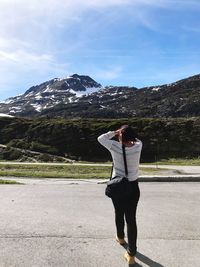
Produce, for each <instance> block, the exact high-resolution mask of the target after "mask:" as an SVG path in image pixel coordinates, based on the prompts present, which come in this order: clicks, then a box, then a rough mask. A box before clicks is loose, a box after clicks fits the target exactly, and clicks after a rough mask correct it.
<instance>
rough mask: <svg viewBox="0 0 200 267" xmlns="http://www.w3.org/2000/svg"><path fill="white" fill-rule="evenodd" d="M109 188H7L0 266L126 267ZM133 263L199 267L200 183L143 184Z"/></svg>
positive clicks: (1, 189)
mask: <svg viewBox="0 0 200 267" xmlns="http://www.w3.org/2000/svg"><path fill="white" fill-rule="evenodd" d="M104 188H105V185H102V184H94V183H92V184H79V185H73V184H71V185H1V186H0V203H1V212H0V267H47V266H48V267H49V266H52V267H123V266H127V264H126V263H125V261H124V259H123V254H124V252H125V250H124V248H123V247H121V246H120V245H118V244H117V243H116V242H115V240H114V238H113V237H114V235H115V227H114V219H113V208H112V205H111V202H110V199H108V198H106V197H104ZM140 188H141V199H140V203H139V206H138V228H139V239H138V251H139V253H138V254H137V262H138V264H137V265H135V266H137V267H138V266H140V267H141V266H142V267H146V266H149V267H163V266H164V267H199V266H200V253H199V248H200V223H199V222H200V205H199V203H200V194H199V192H200V183H148V182H147V183H140Z"/></svg>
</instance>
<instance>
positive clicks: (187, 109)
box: [0, 74, 200, 118]
mask: <svg viewBox="0 0 200 267" xmlns="http://www.w3.org/2000/svg"><path fill="white" fill-rule="evenodd" d="M0 112H1V113H4V114H8V115H14V116H19V117H41V116H48V117H56V116H61V117H65V118H122V117H123V118H126V117H127V118H130V117H195V116H200V75H199V74H198V75H195V76H192V77H189V78H185V79H182V80H179V81H176V82H174V83H170V84H164V85H160V86H150V87H144V88H141V89H138V88H136V87H128V86H106V87H103V86H102V85H101V84H99V83H97V82H96V81H94V80H93V79H92V78H91V77H89V76H86V75H78V74H73V75H71V76H68V77H66V78H63V79H59V78H55V79H52V80H50V81H47V82H44V83H42V84H40V85H37V86H32V87H31V88H29V89H28V90H27V91H26V92H25V93H24V94H22V95H20V96H16V97H11V98H9V99H7V100H6V101H4V102H1V103H0Z"/></svg>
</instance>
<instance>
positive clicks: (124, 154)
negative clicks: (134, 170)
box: [110, 145, 128, 180]
mask: <svg viewBox="0 0 200 267" xmlns="http://www.w3.org/2000/svg"><path fill="white" fill-rule="evenodd" d="M122 151H123V159H124V169H125V174H126V176H128V167H127V162H126V151H125V146H124V145H122ZM113 166H114V164H113V163H112V169H111V173H110V180H111V179H112V173H113Z"/></svg>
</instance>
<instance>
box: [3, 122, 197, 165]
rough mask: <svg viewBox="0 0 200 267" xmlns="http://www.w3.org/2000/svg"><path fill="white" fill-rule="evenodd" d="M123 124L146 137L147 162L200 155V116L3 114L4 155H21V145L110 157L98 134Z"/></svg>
mask: <svg viewBox="0 0 200 267" xmlns="http://www.w3.org/2000/svg"><path fill="white" fill-rule="evenodd" d="M123 124H129V125H131V126H132V127H133V128H134V129H135V131H136V132H137V133H138V137H139V138H140V139H141V140H142V142H143V152H142V161H143V162H147V161H148V162H152V161H155V160H161V159H167V158H193V157H198V156H199V155H200V117H195V118H173V119H172V118H168V119H156V118H153V119H151V118H142V119H135V118H134V119H88V120H87V119H85V120H78V119H76V120H75V119H74V120H69V119H63V118H54V119H47V118H38V119H23V118H6V117H2V118H0V144H4V145H7V148H6V149H4V150H2V152H1V153H0V157H1V159H4V160H6V159H12V160H15V159H18V158H19V155H18V154H20V153H16V150H14V151H15V154H16V155H13V153H14V152H12V151H13V150H12V149H13V148H14V147H17V148H23V149H29V150H32V151H37V152H42V153H48V154H53V155H58V156H64V157H67V158H71V159H75V160H89V161H104V160H105V161H106V160H109V159H110V155H109V153H108V152H107V151H106V150H105V149H104V148H103V147H102V146H101V145H100V144H99V143H98V142H97V137H98V136H99V135H100V134H102V133H104V132H107V131H109V130H115V129H117V128H119V127H120V126H121V125H123ZM9 150H10V152H9Z"/></svg>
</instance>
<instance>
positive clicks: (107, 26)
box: [0, 0, 200, 100]
mask: <svg viewBox="0 0 200 267" xmlns="http://www.w3.org/2000/svg"><path fill="white" fill-rule="evenodd" d="M199 12H200V1H199V0H84V1H82V0H73V1H72V0H59V1H55V0H32V1H27V0H15V1H13V0H1V1H0V21H1V28H0V100H5V99H6V98H8V97H11V96H15V95H18V94H21V93H24V92H25V91H26V90H27V89H28V88H29V87H31V86H32V85H36V84H39V83H41V82H44V81H47V80H49V79H52V78H55V77H60V78H62V77H65V76H68V75H70V74H73V73H78V74H83V75H89V76H91V77H92V78H93V79H95V80H96V81H97V82H99V83H101V84H102V85H129V86H136V87H138V88H140V87H143V86H150V85H159V84H164V83H170V82H173V81H176V80H179V79H182V78H186V77H188V76H191V75H195V74H198V73H200V16H199V14H200V13H199Z"/></svg>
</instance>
